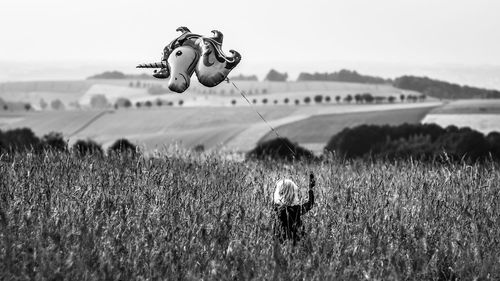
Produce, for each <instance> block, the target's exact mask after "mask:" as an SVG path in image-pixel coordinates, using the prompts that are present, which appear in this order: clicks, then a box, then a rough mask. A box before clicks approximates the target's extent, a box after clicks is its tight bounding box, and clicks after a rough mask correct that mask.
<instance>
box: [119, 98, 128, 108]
mask: <svg viewBox="0 0 500 281" xmlns="http://www.w3.org/2000/svg"><path fill="white" fill-rule="evenodd" d="M131 105H132V102H131V101H130V100H129V99H126V98H118V99H117V100H116V102H115V108H116V107H130V106H131Z"/></svg>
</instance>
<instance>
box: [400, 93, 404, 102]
mask: <svg viewBox="0 0 500 281" xmlns="http://www.w3.org/2000/svg"><path fill="white" fill-rule="evenodd" d="M399 99H400V100H401V102H404V101H405V95H403V94H401V95H400V96H399Z"/></svg>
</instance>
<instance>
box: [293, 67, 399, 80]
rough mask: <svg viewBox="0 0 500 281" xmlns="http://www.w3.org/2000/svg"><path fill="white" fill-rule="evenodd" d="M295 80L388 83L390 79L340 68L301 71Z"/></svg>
mask: <svg viewBox="0 0 500 281" xmlns="http://www.w3.org/2000/svg"><path fill="white" fill-rule="evenodd" d="M297 81H336V82H353V83H369V84H390V83H392V80H391V79H384V78H381V77H376V76H369V75H361V74H359V73H358V72H356V71H351V70H347V69H342V70H340V71H338V72H332V73H326V72H325V73H319V72H315V73H313V74H310V73H307V72H302V73H300V74H299V77H298V78H297Z"/></svg>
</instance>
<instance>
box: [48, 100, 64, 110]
mask: <svg viewBox="0 0 500 281" xmlns="http://www.w3.org/2000/svg"><path fill="white" fill-rule="evenodd" d="M50 107H51V108H52V109H54V110H64V104H63V102H62V101H61V100H60V99H55V100H53V101H52V102H51V103H50Z"/></svg>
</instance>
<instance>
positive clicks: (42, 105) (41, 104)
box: [40, 99, 48, 109]
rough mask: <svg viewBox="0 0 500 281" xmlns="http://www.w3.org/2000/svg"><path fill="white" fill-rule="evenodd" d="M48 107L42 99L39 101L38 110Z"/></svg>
mask: <svg viewBox="0 0 500 281" xmlns="http://www.w3.org/2000/svg"><path fill="white" fill-rule="evenodd" d="M47 106H48V104H47V102H46V101H45V100H44V99H40V108H41V109H46V108H47Z"/></svg>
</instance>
